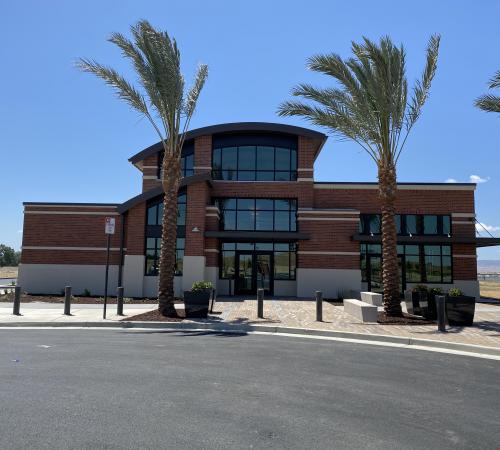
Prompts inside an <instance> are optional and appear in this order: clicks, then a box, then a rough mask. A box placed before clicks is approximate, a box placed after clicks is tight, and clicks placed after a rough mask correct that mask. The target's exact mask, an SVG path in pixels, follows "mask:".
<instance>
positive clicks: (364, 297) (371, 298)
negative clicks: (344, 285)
mask: <svg viewBox="0 0 500 450" xmlns="http://www.w3.org/2000/svg"><path fill="white" fill-rule="evenodd" d="M361 301H362V302H365V303H369V304H370V305H374V306H382V303H383V296H382V294H377V293H376V292H361Z"/></svg>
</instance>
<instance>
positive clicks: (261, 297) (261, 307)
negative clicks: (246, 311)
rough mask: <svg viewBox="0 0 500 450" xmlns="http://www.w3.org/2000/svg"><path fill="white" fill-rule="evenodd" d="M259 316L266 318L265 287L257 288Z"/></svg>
mask: <svg viewBox="0 0 500 450" xmlns="http://www.w3.org/2000/svg"><path fill="white" fill-rule="evenodd" d="M257 317H258V318H259V319H263V318H264V289H257Z"/></svg>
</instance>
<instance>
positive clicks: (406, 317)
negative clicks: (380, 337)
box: [377, 311, 436, 325]
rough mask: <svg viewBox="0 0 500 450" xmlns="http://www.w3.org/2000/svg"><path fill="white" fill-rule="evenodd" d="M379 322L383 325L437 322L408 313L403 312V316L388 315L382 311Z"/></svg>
mask: <svg viewBox="0 0 500 450" xmlns="http://www.w3.org/2000/svg"><path fill="white" fill-rule="evenodd" d="M377 323H380V324H383V325H434V324H435V323H436V322H435V321H433V320H427V319H424V318H423V317H417V316H412V315H410V314H406V313H403V317H388V316H387V315H386V314H385V312H383V311H382V312H379V313H378V319H377Z"/></svg>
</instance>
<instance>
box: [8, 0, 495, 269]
mask: <svg viewBox="0 0 500 450" xmlns="http://www.w3.org/2000/svg"><path fill="white" fill-rule="evenodd" d="M405 3H406V5H407V6H404V7H403V6H402V5H403V4H405ZM0 16H1V17H2V18H3V19H4V20H3V21H2V22H3V23H2V27H1V29H0V37H1V42H2V43H3V45H2V46H1V47H0V57H1V60H2V62H3V64H2V71H1V72H0V86H1V99H0V158H1V159H0V160H1V167H2V170H1V175H0V192H1V197H0V198H1V203H0V204H1V211H2V212H1V220H0V242H3V243H6V244H8V245H11V246H13V247H15V248H19V247H20V245H21V231H20V230H21V229H22V202H23V201H62V202H64V201H75V202H122V201H124V200H126V199H128V198H130V197H132V196H134V195H136V194H137V193H138V192H139V191H140V184H141V179H140V177H139V172H138V171H137V169H135V168H134V167H133V166H132V165H130V164H129V163H128V161H127V159H128V157H130V156H131V155H132V154H134V153H136V152H137V151H139V150H142V149H143V148H145V147H147V146H149V145H151V144H152V143H154V142H156V140H157V139H156V136H155V134H154V132H153V130H152V129H151V128H150V125H149V124H148V123H146V122H145V121H143V120H140V119H139V117H138V116H137V114H135V113H134V112H132V111H130V110H129V109H128V107H127V106H126V105H125V104H123V103H122V102H119V101H118V100H117V99H116V98H115V97H114V96H113V95H112V93H111V91H110V89H109V88H107V87H106V86H104V84H103V83H102V82H101V81H100V80H97V79H94V78H93V77H91V76H90V75H88V74H83V73H80V72H78V71H77V70H75V68H74V66H73V64H74V61H75V59H76V58H77V57H79V56H85V57H92V58H95V59H97V60H98V61H100V62H104V63H107V64H110V65H112V66H114V67H116V68H118V69H119V70H120V71H122V72H123V73H124V74H125V75H127V76H128V77H129V78H132V79H133V73H132V71H131V69H130V67H129V66H128V64H127V63H126V62H125V61H123V59H122V58H121V56H120V53H119V51H118V50H117V49H115V48H114V46H113V45H112V44H109V43H108V42H106V38H107V37H108V36H109V34H110V33H111V32H113V31H120V32H125V33H127V32H128V28H129V25H130V24H132V23H135V22H136V21H137V20H138V19H141V18H145V19H148V20H150V21H151V22H152V23H153V24H154V25H155V26H157V27H161V28H164V29H166V30H168V31H169V33H170V34H171V35H173V36H174V37H176V39H177V40H178V42H179V45H180V48H181V51H182V56H183V66H184V73H185V74H186V78H187V79H188V80H190V79H191V78H192V75H193V71H194V68H195V67H196V65H197V64H198V63H199V62H204V63H207V64H208V65H209V66H210V75H209V80H208V82H207V85H206V87H205V90H204V92H203V93H202V96H201V99H200V103H199V108H198V110H197V113H196V115H195V117H194V119H193V121H192V127H193V128H195V127H199V126H205V125H210V124H216V123H223V122H236V121H271V122H272V121H277V122H285V123H290V124H296V125H302V126H308V125H307V123H306V122H304V121H302V120H300V119H288V118H287V119H282V118H278V117H277V116H276V108H277V106H278V105H279V103H280V102H281V101H283V100H285V99H287V98H289V92H290V89H291V88H292V86H293V85H295V84H296V83H299V82H312V83H315V84H318V85H325V84H327V83H328V82H329V80H327V79H326V78H325V77H321V76H319V75H317V74H312V73H310V72H308V71H307V70H306V68H305V61H306V58H307V57H308V56H310V55H312V54H315V53H323V52H335V53H339V54H340V55H342V56H344V57H347V56H349V55H350V42H351V40H360V38H361V36H363V35H365V36H368V37H370V38H372V39H378V38H379V37H380V36H382V35H385V34H388V35H390V36H391V37H392V39H393V40H394V41H395V42H397V43H400V42H401V43H403V44H404V45H405V48H406V51H407V60H408V64H407V66H408V76H409V79H410V80H413V79H415V78H416V77H417V76H418V75H419V74H420V72H421V70H422V68H423V64H424V51H425V47H426V44H427V40H428V38H429V36H430V35H431V34H432V33H440V34H441V35H442V43H441V51H440V58H439V65H438V71H437V75H436V78H435V80H434V84H433V86H432V91H431V96H430V99H429V101H428V103H427V104H426V106H425V108H424V111H423V115H422V118H421V120H420V121H419V122H418V123H417V125H416V127H415V129H414V131H413V133H412V135H411V136H410V138H409V140H408V143H407V146H406V149H405V152H404V155H403V157H402V158H401V160H400V164H399V172H398V179H399V180H400V181H445V180H448V179H455V180H457V181H469V180H470V177H471V176H477V177H480V178H481V180H484V182H482V183H480V184H478V189H477V191H476V203H477V210H476V212H477V216H478V219H479V220H480V221H481V222H483V223H485V224H486V225H488V226H489V227H492V228H491V229H492V233H493V234H496V235H500V209H499V208H498V194H499V192H500V174H499V171H498V168H499V167H500V152H499V151H498V150H499V142H500V117H499V116H498V115H495V114H486V113H483V112H481V111H479V110H477V109H475V108H474V107H473V100H474V98H475V97H477V96H478V95H480V94H482V93H484V92H486V83H487V81H488V80H489V79H490V77H491V76H492V75H493V74H494V72H495V71H497V70H500V54H499V51H498V43H499V42H500V27H498V17H499V16H500V3H498V2H494V1H481V2H466V1H462V2H461V1H442V2H436V1H435V0H434V1H419V2H411V3H410V2H401V1H391V2H389V1H377V2H372V1H359V2H344V1H342V2H340V1H332V0H330V1H314V0H312V1H308V2H304V1H292V0H288V1H269V0H267V1H260V0H252V1H251V2H250V1H245V2H243V1H236V0H232V1H229V0H228V1H213V0H212V1H210V2H208V1H186V0H184V1H176V2H173V1H166V0H162V1H141V2H137V1H123V0H121V1H104V0H100V1H93V0H86V1H85V2H69V1H65V2H63V1H57V0H52V1H50V2H41V1H31V2H27V1H16V2H12V1H7V0H0ZM315 176H316V179H317V180H336V181H375V179H376V170H375V166H374V164H373V163H372V161H371V160H370V158H369V157H368V156H367V155H366V154H364V153H363V152H362V151H361V150H360V148H358V147H357V146H356V144H353V143H350V142H338V141H336V140H334V139H329V140H328V142H327V144H326V146H325V148H324V150H323V152H322V154H321V156H320V157H319V158H318V160H317V163H316V174H315ZM480 258H483V259H500V248H498V247H497V248H491V249H484V250H481V251H480Z"/></svg>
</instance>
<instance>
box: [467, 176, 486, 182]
mask: <svg viewBox="0 0 500 450" xmlns="http://www.w3.org/2000/svg"><path fill="white" fill-rule="evenodd" d="M469 180H470V182H471V183H486V182H487V181H489V180H490V177H485V178H483V177H480V176H479V175H471V176H470V177H469Z"/></svg>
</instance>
